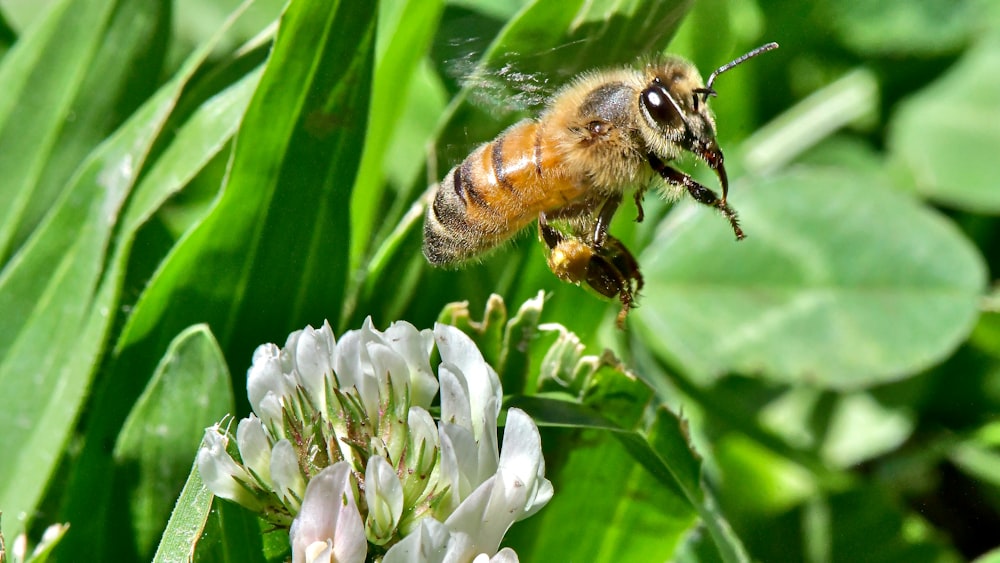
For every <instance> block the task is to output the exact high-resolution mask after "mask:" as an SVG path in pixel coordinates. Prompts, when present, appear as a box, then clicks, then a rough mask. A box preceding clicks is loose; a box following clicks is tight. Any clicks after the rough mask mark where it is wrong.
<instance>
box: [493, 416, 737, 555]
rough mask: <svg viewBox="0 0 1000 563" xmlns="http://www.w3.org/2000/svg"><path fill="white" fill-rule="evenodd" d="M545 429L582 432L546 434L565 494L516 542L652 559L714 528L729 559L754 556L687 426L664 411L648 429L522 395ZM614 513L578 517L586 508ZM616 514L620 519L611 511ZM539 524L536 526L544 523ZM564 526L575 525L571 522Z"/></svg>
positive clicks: (551, 551)
mask: <svg viewBox="0 0 1000 563" xmlns="http://www.w3.org/2000/svg"><path fill="white" fill-rule="evenodd" d="M510 406H516V407H518V408H522V409H524V410H525V411H527V412H528V413H529V414H530V415H531V416H532V418H534V419H535V421H536V422H537V423H538V424H539V426H540V427H544V426H556V427H568V428H573V429H575V431H576V433H575V434H574V435H571V436H570V435H566V434H550V433H546V434H544V435H543V438H542V443H543V445H545V444H548V443H550V441H549V439H551V440H552V441H553V442H556V443H557V444H558V447H555V448H552V449H550V448H549V447H546V452H545V456H546V459H547V460H549V463H550V464H551V460H558V462H557V466H558V467H559V469H560V471H559V474H558V475H557V476H553V477H552V478H553V479H554V482H553V485H554V487H555V488H556V491H558V494H556V495H555V496H554V497H553V499H552V501H551V502H550V503H549V505H547V506H546V507H545V509H544V510H543V511H541V512H540V513H539V514H538V515H537V516H535V517H534V518H533V519H532V524H533V530H532V537H531V539H530V540H529V539H528V537H527V535H526V532H525V531H523V530H519V529H518V528H517V527H515V528H514V530H512V535H511V538H518V539H516V540H512V541H513V542H514V543H515V544H516V543H517V542H525V543H528V542H529V541H530V542H531V554H532V557H533V558H537V559H539V560H543V561H552V560H585V561H651V560H664V559H669V558H670V557H671V556H672V554H673V553H674V552H675V551H676V550H677V549H678V547H679V545H680V543H681V541H682V540H683V539H684V537H685V536H686V535H687V534H688V533H689V532H690V530H691V528H692V526H693V525H694V524H695V521H696V517H700V518H701V522H702V523H703V524H704V525H705V526H706V528H707V530H708V532H709V534H711V536H712V538H713V540H714V541H715V545H716V548H717V549H718V551H719V554H720V555H721V557H722V559H723V560H724V561H748V560H749V559H748V557H747V555H746V552H745V550H744V549H743V547H742V545H741V543H740V541H739V540H738V539H737V538H736V536H735V534H733V533H732V530H731V529H730V526H729V524H728V523H727V522H726V520H725V518H724V517H723V515H722V514H721V513H720V512H719V511H718V509H717V508H716V507H715V503H714V501H711V500H709V497H708V496H707V492H706V491H704V490H703V488H702V485H701V463H700V458H699V457H698V456H697V454H695V453H694V452H693V451H692V450H691V448H690V446H689V445H688V437H687V434H686V423H685V422H683V421H681V420H679V419H678V418H677V417H675V416H674V415H673V414H671V413H669V412H668V411H666V410H665V409H658V410H657V413H656V415H655V417H654V419H653V422H652V424H651V425H650V427H649V428H648V429H646V430H645V431H643V432H638V431H634V430H628V429H623V428H620V427H618V426H616V425H614V424H612V423H610V422H608V421H607V420H605V419H604V418H602V417H601V416H600V414H598V413H595V412H594V411H592V410H590V409H589V408H587V407H583V406H581V405H577V404H575V403H570V402H565V401H555V400H550V399H542V398H537V397H536V398H528V397H524V398H517V399H515V400H514V401H512V403H511V405H510ZM583 513H585V514H605V515H608V516H607V517H606V518H585V519H581V518H579V515H580V514H583ZM612 515H613V517H612ZM536 520H537V522H536ZM566 522H573V525H572V526H567V525H566Z"/></svg>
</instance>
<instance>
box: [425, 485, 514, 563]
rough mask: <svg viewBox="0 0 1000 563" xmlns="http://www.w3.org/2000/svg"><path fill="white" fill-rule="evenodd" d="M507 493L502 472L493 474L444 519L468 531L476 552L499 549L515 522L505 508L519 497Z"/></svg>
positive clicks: (454, 527) (452, 527) (456, 529)
mask: <svg viewBox="0 0 1000 563" xmlns="http://www.w3.org/2000/svg"><path fill="white" fill-rule="evenodd" d="M514 492H516V491H514ZM506 493H507V491H506V490H504V487H503V483H502V480H501V478H500V476H499V474H498V475H494V476H493V477H490V478H489V479H487V480H486V481H484V482H483V484H481V485H479V487H478V488H476V490H474V491H472V493H471V494H469V495H468V496H467V497H465V499H463V500H462V503H461V504H459V505H458V508H456V509H455V512H453V513H452V514H451V515H450V516H448V518H447V519H446V520H445V521H444V524H445V526H448V529H449V530H451V531H453V532H461V533H464V534H467V535H468V536H469V537H470V538H471V542H472V547H473V551H472V553H473V554H477V553H495V552H496V550H497V548H498V547H499V546H500V540H502V539H503V536H504V534H506V533H507V530H508V529H510V526H511V524H513V523H514V518H513V516H512V515H511V514H509V513H507V512H506V511H505V508H506V507H507V506H509V505H510V504H516V503H517V500H518V499H516V498H515V499H508V498H506ZM521 500H523V497H522V499H521ZM510 501H513V502H510Z"/></svg>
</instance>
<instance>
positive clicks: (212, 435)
mask: <svg viewBox="0 0 1000 563" xmlns="http://www.w3.org/2000/svg"><path fill="white" fill-rule="evenodd" d="M228 443H229V438H228V437H227V436H226V435H224V434H221V430H220V429H219V427H218V426H212V427H210V428H206V429H205V438H204V440H203V441H202V443H201V447H200V448H198V457H197V463H198V473H200V474H201V480H202V481H204V483H205V486H206V487H208V490H210V491H212V493H213V494H215V496H218V497H222V498H225V499H229V500H231V501H234V502H237V503H239V504H241V505H243V506H245V507H247V508H250V509H251V510H259V509H261V508H263V505H262V504H261V503H260V502H259V501H258V500H257V499H256V498H255V497H254V496H253V495H252V494H250V492H249V491H247V490H246V489H245V488H244V487H243V486H242V485H240V483H239V481H242V482H244V483H251V482H252V479H251V477H250V475H249V474H248V473H247V472H246V470H245V469H243V467H242V466H240V465H239V464H237V463H236V462H235V461H233V458H232V457H230V456H229V453H228V452H226V445H227V444H228Z"/></svg>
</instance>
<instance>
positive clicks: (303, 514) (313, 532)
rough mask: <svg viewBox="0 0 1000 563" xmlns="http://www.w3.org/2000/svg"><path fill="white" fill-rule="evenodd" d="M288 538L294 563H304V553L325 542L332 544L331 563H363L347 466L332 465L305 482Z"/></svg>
mask: <svg viewBox="0 0 1000 563" xmlns="http://www.w3.org/2000/svg"><path fill="white" fill-rule="evenodd" d="M290 535H291V541H292V561H293V562H294V563H306V561H307V558H306V556H307V553H306V550H307V549H308V548H312V549H313V550H315V549H316V548H315V547H313V546H315V545H316V543H317V542H326V541H327V540H330V541H332V543H333V561H336V562H337V563H363V562H364V560H365V556H366V555H367V552H368V541H367V540H366V539H365V529H364V523H363V522H362V521H361V514H360V513H359V512H358V507H357V504H356V502H355V500H354V487H353V485H352V483H351V467H350V464H348V463H347V462H344V461H341V462H338V463H335V464H333V465H331V466H330V467H327V468H326V469H324V470H323V471H321V472H320V473H319V474H318V475H316V476H315V477H313V478H312V479H311V480H310V481H309V486H308V487H307V488H306V492H305V497H304V498H303V500H302V510H300V511H299V514H298V516H297V517H296V518H295V522H293V523H292V529H291V532H290ZM311 555H313V556H314V557H315V556H317V555H318V553H316V552H315V551H314V552H313V553H312V554H311Z"/></svg>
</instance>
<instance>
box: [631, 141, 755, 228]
mask: <svg viewBox="0 0 1000 563" xmlns="http://www.w3.org/2000/svg"><path fill="white" fill-rule="evenodd" d="M648 158H649V165H650V166H652V167H653V170H655V171H656V173H657V174H659V175H660V176H661V177H662V178H663V179H664V180H666V181H667V183H669V184H672V185H675V186H683V187H684V188H686V189H687V191H688V193H689V194H691V197H693V198H694V199H695V201H697V202H698V203H702V204H705V205H710V206H712V207H715V208H717V209H718V210H719V211H721V212H722V216H723V217H725V218H726V219H728V220H729V224H730V225H732V227H733V233H734V234H735V235H736V240H743V239H744V238H746V235H745V234H743V229H741V228H740V223H739V220H738V219H737V218H736V212H735V211H733V209H732V208H731V207H729V204H727V203H726V202H724V201H722V200H721V199H719V196H718V195H716V194H715V192H713V191H712V190H710V189H708V188H706V187H705V186H703V185H701V184H699V183H698V182H695V181H694V180H693V179H692V178H691V176H688V175H687V174H685V173H683V172H681V171H679V170H675V169H674V168H671V167H670V166H667V165H666V164H664V163H663V161H661V160H660V159H659V158H657V157H656V156H655V155H652V154H650V155H649V156H648Z"/></svg>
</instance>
